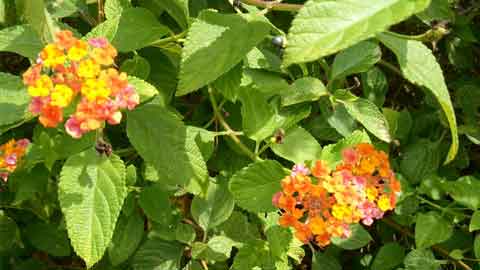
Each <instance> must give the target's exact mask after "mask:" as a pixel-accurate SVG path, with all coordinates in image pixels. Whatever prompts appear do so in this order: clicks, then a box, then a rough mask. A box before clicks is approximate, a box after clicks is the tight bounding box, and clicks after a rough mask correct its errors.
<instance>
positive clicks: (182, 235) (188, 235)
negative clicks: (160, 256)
mask: <svg viewBox="0 0 480 270" xmlns="http://www.w3.org/2000/svg"><path fill="white" fill-rule="evenodd" d="M196 236H197V235H196V233H195V229H194V228H193V226H192V225H190V224H185V223H180V224H178V226H177V228H176V229H175V239H177V241H179V242H182V243H185V244H191V243H192V242H193V241H194V240H195V237H196Z"/></svg>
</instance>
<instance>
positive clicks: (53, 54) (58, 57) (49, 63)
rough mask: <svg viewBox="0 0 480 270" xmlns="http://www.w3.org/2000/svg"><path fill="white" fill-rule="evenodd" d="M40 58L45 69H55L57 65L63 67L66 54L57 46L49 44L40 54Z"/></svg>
mask: <svg viewBox="0 0 480 270" xmlns="http://www.w3.org/2000/svg"><path fill="white" fill-rule="evenodd" d="M40 58H41V59H42V60H43V65H44V66H45V67H55V66H56V65H63V63H65V60H66V57H65V54H64V52H63V51H62V50H60V48H58V47H57V45H55V44H48V45H47V46H45V48H44V49H43V50H42V51H41V52H40Z"/></svg>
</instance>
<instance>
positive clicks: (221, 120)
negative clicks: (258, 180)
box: [208, 87, 257, 161]
mask: <svg viewBox="0 0 480 270" xmlns="http://www.w3.org/2000/svg"><path fill="white" fill-rule="evenodd" d="M208 95H209V96H210V102H211V103H212V108H213V113H214V115H215V117H216V118H217V120H218V122H219V123H220V124H221V125H222V126H223V128H224V129H225V130H226V131H227V132H228V133H227V135H228V136H229V137H230V138H231V139H232V140H233V141H234V142H235V143H236V144H237V145H238V147H240V149H241V150H242V151H243V152H244V153H245V154H246V155H247V156H248V157H249V158H250V159H252V160H253V161H256V160H257V156H256V155H255V154H254V153H253V152H252V151H250V149H248V147H247V146H246V145H245V144H243V143H242V141H240V139H239V138H238V137H237V135H236V134H237V132H236V131H234V130H233V129H232V128H231V127H230V125H228V123H227V122H226V121H225V119H224V118H223V115H222V113H221V112H220V110H219V108H218V104H217V101H216V100H215V96H214V95H213V89H212V88H211V87H209V88H208Z"/></svg>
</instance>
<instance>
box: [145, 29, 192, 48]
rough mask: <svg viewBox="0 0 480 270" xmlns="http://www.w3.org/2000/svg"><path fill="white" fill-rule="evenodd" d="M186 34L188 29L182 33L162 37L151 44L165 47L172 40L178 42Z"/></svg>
mask: <svg viewBox="0 0 480 270" xmlns="http://www.w3.org/2000/svg"><path fill="white" fill-rule="evenodd" d="M186 35H187V31H183V32H181V33H180V34H177V35H172V36H169V37H167V38H162V39H159V40H157V41H154V42H153V43H152V44H150V46H154V47H160V48H161V47H163V45H165V44H168V43H170V42H177V41H178V40H179V39H181V38H183V37H185V36H186Z"/></svg>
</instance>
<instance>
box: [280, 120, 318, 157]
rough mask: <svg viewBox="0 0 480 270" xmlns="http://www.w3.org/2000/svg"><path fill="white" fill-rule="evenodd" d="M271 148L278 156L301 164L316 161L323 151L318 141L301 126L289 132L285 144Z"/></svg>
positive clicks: (284, 140) (286, 134)
mask: <svg viewBox="0 0 480 270" xmlns="http://www.w3.org/2000/svg"><path fill="white" fill-rule="evenodd" d="M271 148H272V150H273V152H274V153H275V154H277V155H278V156H281V157H283V158H285V159H288V160H290V161H292V162H294V163H299V164H300V163H304V162H305V161H314V160H316V159H317V158H319V157H320V153H321V151H322V147H321V146H320V144H319V143H318V142H317V140H316V139H315V138H314V137H313V136H312V135H311V134H310V133H309V132H308V131H306V130H305V129H303V128H302V127H300V126H297V127H293V128H291V129H289V130H287V131H286V133H285V138H284V139H283V142H282V143H281V144H274V145H272V146H271Z"/></svg>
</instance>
